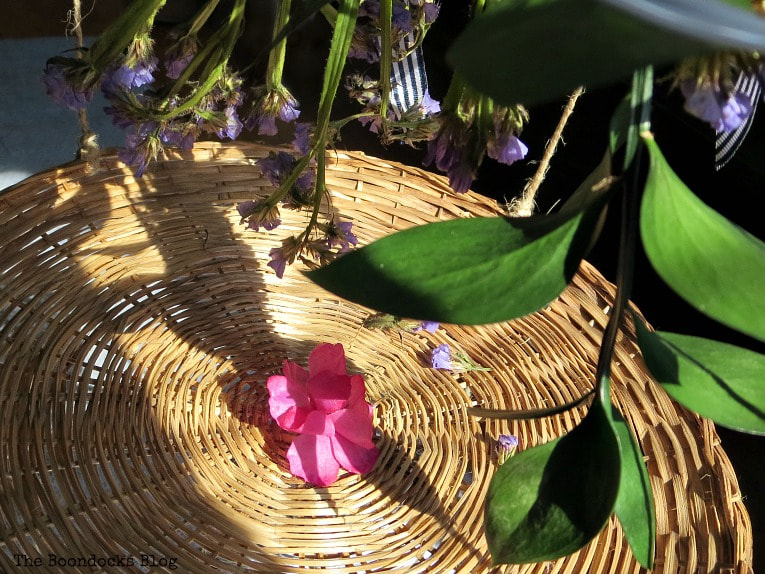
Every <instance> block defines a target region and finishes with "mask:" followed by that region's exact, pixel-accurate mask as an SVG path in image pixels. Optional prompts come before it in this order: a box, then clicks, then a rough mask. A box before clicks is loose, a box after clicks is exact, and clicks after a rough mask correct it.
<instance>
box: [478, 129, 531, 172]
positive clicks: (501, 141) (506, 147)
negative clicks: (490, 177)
mask: <svg viewBox="0 0 765 574" xmlns="http://www.w3.org/2000/svg"><path fill="white" fill-rule="evenodd" d="M528 151H529V148H528V147H526V144H524V143H523V142H522V141H521V140H520V139H518V138H517V137H516V136H515V135H513V134H511V133H496V134H495V137H493V138H489V143H488V145H487V148H486V153H488V154H489V157H490V158H492V159H495V160H497V161H498V162H500V163H504V164H506V165H511V164H512V163H514V162H516V161H518V160H519V159H523V158H524V157H526V154H527V153H528Z"/></svg>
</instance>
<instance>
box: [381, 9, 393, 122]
mask: <svg viewBox="0 0 765 574" xmlns="http://www.w3.org/2000/svg"><path fill="white" fill-rule="evenodd" d="M392 19H393V0H383V1H382V2H380V46H381V47H380V50H381V52H380V119H381V121H382V128H383V135H387V133H388V101H389V100H390V87H391V86H390V70H391V66H392V61H391V60H392V57H393V46H392V44H391V36H392V35H393V28H392Z"/></svg>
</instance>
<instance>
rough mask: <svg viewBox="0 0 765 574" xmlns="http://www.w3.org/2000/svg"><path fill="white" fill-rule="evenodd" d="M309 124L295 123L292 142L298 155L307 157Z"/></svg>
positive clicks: (309, 135)
mask: <svg viewBox="0 0 765 574" xmlns="http://www.w3.org/2000/svg"><path fill="white" fill-rule="evenodd" d="M310 129H311V124H309V123H306V122H296V123H295V139H293V140H292V147H294V148H295V149H296V150H297V151H298V153H300V155H308V146H309V145H310V137H311V132H310Z"/></svg>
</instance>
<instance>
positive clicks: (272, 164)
mask: <svg viewBox="0 0 765 574" xmlns="http://www.w3.org/2000/svg"><path fill="white" fill-rule="evenodd" d="M258 167H259V168H260V172H261V173H262V174H263V176H264V177H267V178H268V179H269V181H270V182H271V185H280V184H281V182H282V181H283V179H284V178H285V177H287V176H288V175H289V174H290V173H292V169H293V168H294V167H295V158H294V157H292V155H291V154H289V153H287V152H286V151H280V152H278V153H274V152H271V153H270V154H268V157H264V158H261V159H259V160H258Z"/></svg>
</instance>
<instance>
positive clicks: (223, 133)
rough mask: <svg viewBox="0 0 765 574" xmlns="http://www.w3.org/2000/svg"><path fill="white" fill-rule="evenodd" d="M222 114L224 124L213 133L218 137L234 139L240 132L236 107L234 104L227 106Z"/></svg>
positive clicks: (240, 126)
mask: <svg viewBox="0 0 765 574" xmlns="http://www.w3.org/2000/svg"><path fill="white" fill-rule="evenodd" d="M224 114H225V126H223V127H221V128H218V130H217V131H216V132H215V134H216V135H217V136H218V137H219V138H220V139H223V138H224V137H227V138H229V139H232V140H235V139H236V138H238V137H239V134H240V133H242V122H241V121H240V120H239V116H238V115H237V113H236V108H235V107H234V106H229V107H227V108H226V111H225V112H224Z"/></svg>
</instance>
